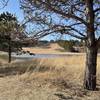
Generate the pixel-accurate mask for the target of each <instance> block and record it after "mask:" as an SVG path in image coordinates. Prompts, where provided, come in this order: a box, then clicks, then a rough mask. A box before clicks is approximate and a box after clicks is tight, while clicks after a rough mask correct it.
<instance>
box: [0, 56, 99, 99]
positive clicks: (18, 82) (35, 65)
mask: <svg viewBox="0 0 100 100" xmlns="http://www.w3.org/2000/svg"><path fill="white" fill-rule="evenodd" d="M99 61H100V57H98V67H97V69H98V73H97V77H98V78H97V84H98V85H97V88H98V91H94V92H91V91H87V90H84V89H83V88H82V84H83V75H84V66H85V65H84V62H85V56H84V55H82V56H76V55H73V56H67V57H61V58H48V59H46V58H43V59H34V60H31V61H23V62H13V63H12V64H6V65H5V66H1V70H2V72H3V73H2V72H0V73H1V74H2V75H1V76H2V77H1V78H0V100H99V99H100V90H99V88H100V86H99V85H100V73H99V72H100V67H99V66H100V62H99ZM12 69H13V70H12ZM7 73H8V74H7Z"/></svg>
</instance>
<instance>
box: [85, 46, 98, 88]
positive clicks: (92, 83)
mask: <svg viewBox="0 0 100 100" xmlns="http://www.w3.org/2000/svg"><path fill="white" fill-rule="evenodd" d="M96 65H97V48H96V46H95V45H94V46H93V47H87V48H86V68H85V76H84V88H85V89H88V90H95V89H96Z"/></svg>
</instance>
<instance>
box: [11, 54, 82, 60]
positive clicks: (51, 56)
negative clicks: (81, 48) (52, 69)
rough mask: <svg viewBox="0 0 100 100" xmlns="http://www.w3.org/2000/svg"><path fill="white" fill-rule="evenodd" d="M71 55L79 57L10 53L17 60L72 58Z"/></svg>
mask: <svg viewBox="0 0 100 100" xmlns="http://www.w3.org/2000/svg"><path fill="white" fill-rule="evenodd" d="M73 55H76V56H78V55H81V53H66V54H34V55H30V54H21V55H17V54H16V53H12V57H14V58H17V59H32V58H56V57H65V56H73Z"/></svg>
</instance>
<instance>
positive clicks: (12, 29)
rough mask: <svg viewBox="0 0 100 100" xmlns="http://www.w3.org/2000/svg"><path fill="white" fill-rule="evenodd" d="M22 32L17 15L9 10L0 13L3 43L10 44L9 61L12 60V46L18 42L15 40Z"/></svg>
mask: <svg viewBox="0 0 100 100" xmlns="http://www.w3.org/2000/svg"><path fill="white" fill-rule="evenodd" d="M21 32H22V27H21V26H20V24H19V23H18V21H17V18H16V17H15V16H13V15H12V14H10V13H8V12H6V13H2V14H1V15H0V38H1V41H2V43H6V44H7V46H8V55H9V61H8V62H9V63H10V62H11V51H12V50H11V48H12V46H14V45H13V44H14V42H17V41H15V40H16V38H19V37H20V35H21ZM12 41H13V42H12Z"/></svg>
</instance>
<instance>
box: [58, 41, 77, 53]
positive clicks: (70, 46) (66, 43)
mask: <svg viewBox="0 0 100 100" xmlns="http://www.w3.org/2000/svg"><path fill="white" fill-rule="evenodd" d="M58 44H59V45H60V46H61V47H63V48H64V49H65V50H66V51H70V52H75V50H74V48H73V46H74V42H73V41H72V40H70V41H67V40H66V41H65V40H60V41H58Z"/></svg>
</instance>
